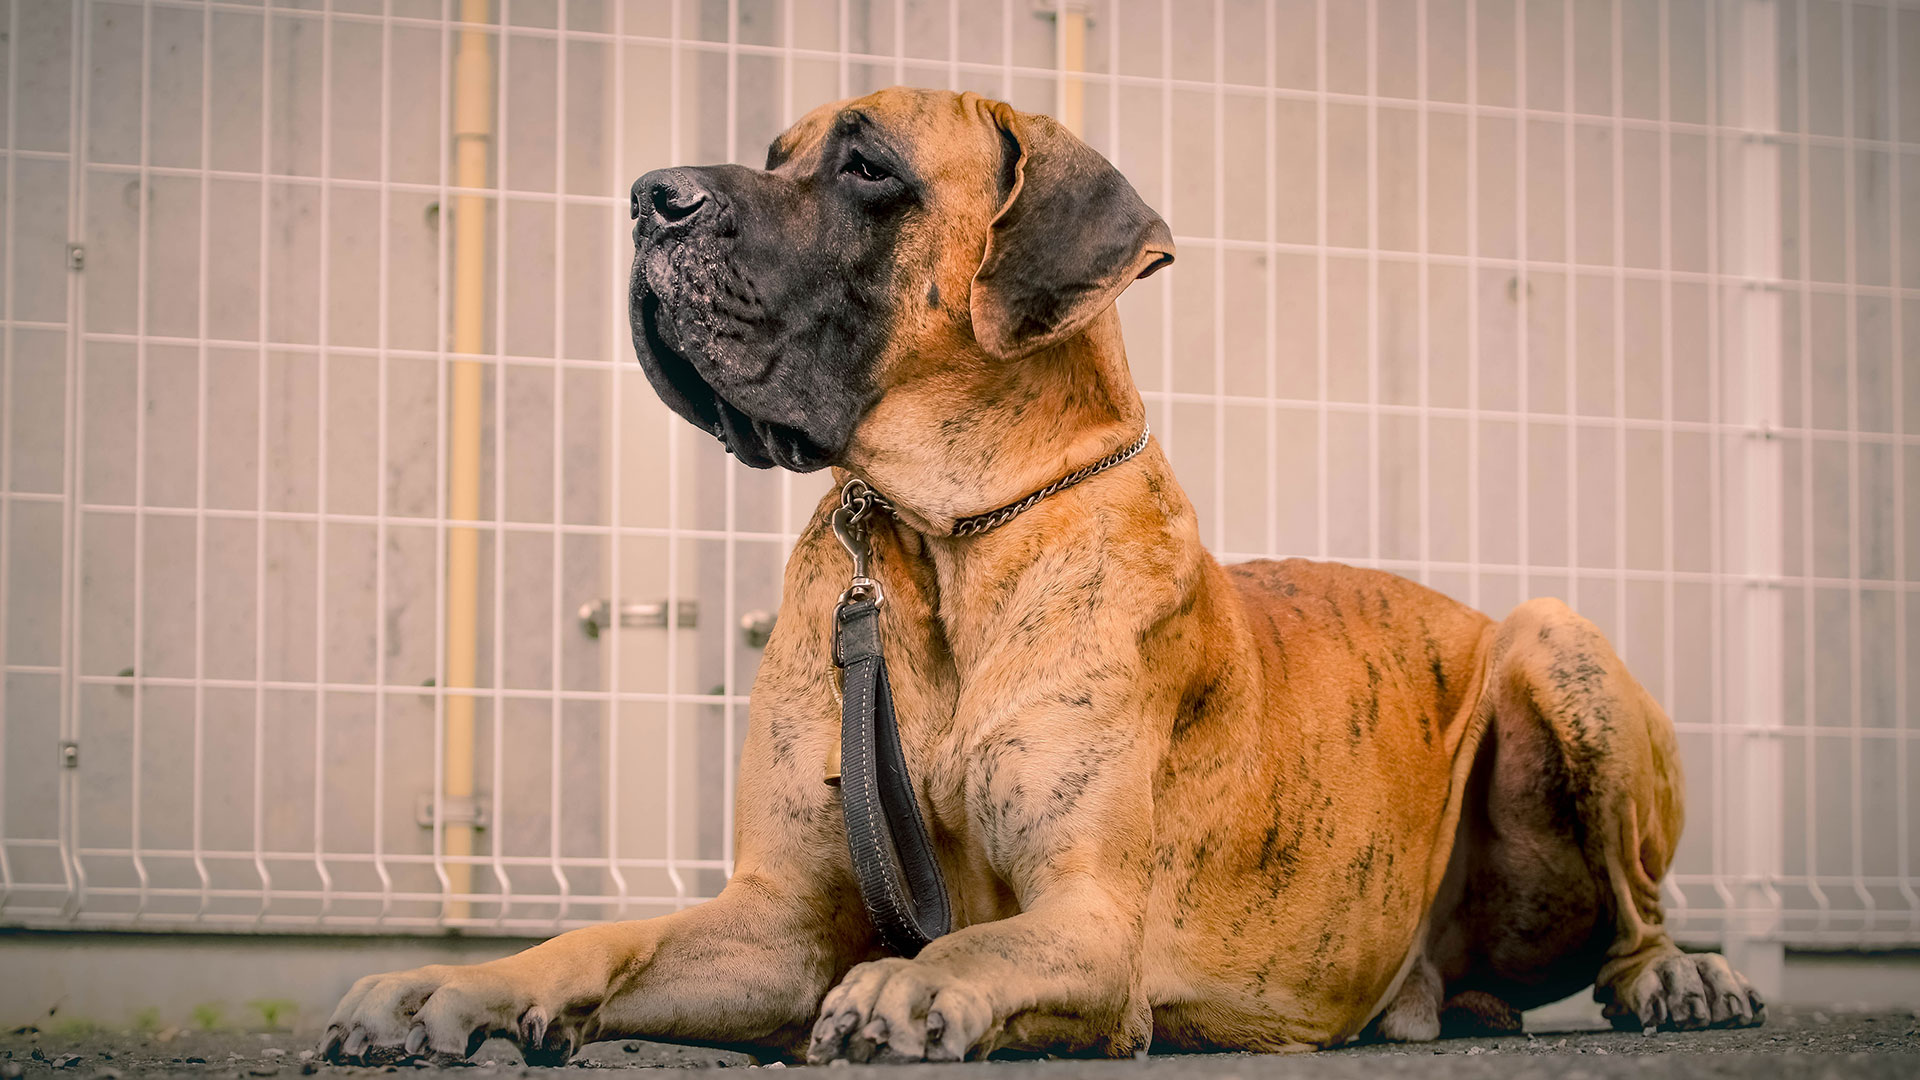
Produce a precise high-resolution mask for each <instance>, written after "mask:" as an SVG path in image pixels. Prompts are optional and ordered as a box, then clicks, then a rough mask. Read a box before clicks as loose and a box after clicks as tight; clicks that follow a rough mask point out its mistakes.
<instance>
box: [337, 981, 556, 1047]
mask: <svg viewBox="0 0 1920 1080" xmlns="http://www.w3.org/2000/svg"><path fill="white" fill-rule="evenodd" d="M558 1012H559V1010H558V1009H556V1008H553V1007H552V1006H550V1005H547V1004H542V1003H540V1002H537V1001H534V1000H532V999H531V997H530V995H529V994H528V993H527V992H526V990H525V989H524V988H523V987H519V986H517V985H516V984H515V982H514V980H512V979H509V978H506V977H504V975H502V974H501V973H498V972H493V971H489V970H487V966H486V965H479V966H474V967H449V966H445V965H433V966H429V967H423V968H415V969H413V970H412V971H396V972H392V973H390V974H386V975H369V976H367V977H366V978H364V979H361V980H360V981H359V982H356V983H354V984H353V989H351V990H349V991H347V995H346V996H345V997H344V998H341V999H340V1004H339V1005H338V1006H336V1007H335V1008H334V1010H333V1016H332V1018H331V1019H329V1020H328V1021H327V1030H326V1034H325V1035H324V1036H322V1038H321V1041H320V1054H321V1056H322V1057H324V1058H326V1059H327V1060H329V1061H334V1062H350V1063H356V1064H365V1063H368V1062H370V1061H372V1060H374V1058H375V1057H376V1056H378V1055H379V1054H380V1052H381V1051H386V1052H387V1054H388V1055H396V1054H397V1055H404V1056H407V1057H412V1056H415V1055H419V1054H423V1053H427V1052H429V1051H431V1052H432V1053H435V1054H441V1055H450V1056H454V1057H461V1058H464V1057H469V1056H471V1055H472V1054H473V1052H474V1051H475V1050H478V1049H479V1048H480V1044H481V1043H483V1042H485V1041H486V1040H487V1039H488V1038H489V1037H490V1036H495V1035H499V1036H503V1037H505V1038H508V1039H512V1040H513V1041H514V1042H516V1043H518V1044H519V1046H520V1049H521V1053H522V1054H524V1055H525V1056H526V1059H527V1063H528V1064H530V1065H537V1064H549V1065H561V1064H565V1063H566V1062H567V1060H568V1059H570V1058H571V1057H572V1056H573V1052H574V1051H575V1050H576V1049H578V1048H579V1046H580V1045H581V1042H582V1041H583V1040H582V1039H581V1038H580V1031H579V1030H578V1025H575V1024H570V1023H566V1022H564V1021H562V1022H556V1019H555V1017H556V1013H558Z"/></svg>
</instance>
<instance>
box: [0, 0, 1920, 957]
mask: <svg viewBox="0 0 1920 1080" xmlns="http://www.w3.org/2000/svg"><path fill="white" fill-rule="evenodd" d="M461 8H462V5H461V4H459V3H458V2H455V0H312V2H304V3H297V4H296V3H287V2H280V0H262V2H258V3H242V2H237V0H236V2H208V3H200V2H195V0H77V2H73V3H67V2H63V0H0V19H4V23H5V25H6V27H7V30H8V35H7V44H6V52H5V55H6V64H7V66H6V73H5V90H6V103H5V123H6V132H5V151H4V182H5V194H4V213H5V219H4V230H5V241H6V242H5V251H6V253H7V254H6V256H5V261H6V265H5V266H4V268H0V270H3V271H4V274H5V280H4V295H3V296H0V335H4V358H3V362H4V368H3V369H0V608H3V609H4V612H5V617H4V619H3V620H0V664H3V665H4V678H3V679H0V924H7V925H19V926H51V927H63V926H85V927H104V928H137V927H146V928H153V929H204V930H221V931H245V932H312V931H328V932H340V933H378V932H424V931H437V930H444V929H449V928H458V929H461V930H463V931H467V932H476V933H501V934H543V933H549V932H552V931H555V930H559V929H564V928H567V927H572V926H577V925H584V924H586V923H589V922H593V921H598V920H604V919H612V918H623V917H634V916H641V915H648V914H656V913H659V912H664V911H669V910H673V909H675V908H678V907H682V906H685V905H686V904H689V903H693V902H697V901H698V900H699V899H701V898H703V897H706V896H710V895H712V894H713V892H714V891H716V890H717V889H718V887H719V886H720V884H721V883H722V882H724V880H725V878H726V875H727V873H728V872H729V870H730V868H731V862H732V855H733V850H732V831H733V819H732V811H733V801H734V794H735V790H736V780H737V775H736V763H737V760H738V753H739V746H740V742H741V740H742V739H743V738H744V736H745V730H746V726H747V725H746V715H747V714H746V711H745V710H746V708H747V704H748V700H749V691H750V689H751V686H752V682H753V675H754V672H755V670H756V667H757V663H758V659H759V650H760V649H761V648H762V647H763V645H764V641H765V632H766V629H767V628H768V627H770V626H771V625H773V624H774V623H775V622H776V621H777V618H778V609H779V600H780V596H779V589H780V571H781V567H782V565H783V563H784V561H785V558H786V556H787V554H788V553H789V552H790V551H791V550H792V547H793V544H794V541H795V538H796V536H797V534H798V532H799V530H800V528H801V527H802V526H803V525H804V524H805V522H806V521H807V519H808V518H809V517H810V515H811V513H812V510H813V507H814V505H815V504H816V503H817V502H818V500H819V499H820V497H821V496H822V495H823V494H824V492H825V490H826V484H827V481H826V480H825V478H823V477H821V476H819V475H815V476H810V477H800V476H794V475H791V474H778V475H775V474H769V473H762V472H754V471H751V470H747V469H744V468H742V467H740V466H738V465H737V464H735V463H733V462H731V461H729V460H728V459H727V458H726V457H725V455H724V454H723V453H722V452H721V451H720V449H719V447H718V446H717V445H715V444H714V443H713V442H712V441H711V440H708V439H706V438H705V437H704V436H703V435H701V434H699V433H696V432H693V431H691V430H690V429H689V428H688V427H687V425H685V424H683V423H681V422H680V421H679V420H678V419H677V418H675V417H673V416H672V414H670V413H669V412H668V411H667V410H666V409H665V408H664V407H663V406H662V405H661V404H660V403H659V401H658V399H657V398H656V397H655V396H654V394H653V392H652V390H651V388H650V387H649V386H648V385H647V383H646V381H645V378H644V376H643V375H642V374H641V373H640V372H639V370H638V367H637V365H636V364H634V363H633V362H632V358H631V351H630V346H629V344H628V341H629V338H628V333H629V331H628V328H627V326H626V313H625V310H624V309H625V289H626V275H627V272H628V269H629V266H628V264H629V260H630V257H631V248H630V246H629V245H630V240H629V237H628V231H629V223H628V221H627V207H628V192H627V188H628V185H629V184H630V183H631V182H632V180H633V178H634V177H635V176H638V175H640V174H641V173H643V172H645V171H647V170H648V169H651V168H656V167H660V166H664V165H670V164H684V163H692V162H711V161H734V162H738V163H742V164H748V165H757V164H759V158H760V154H761V153H762V147H764V146H765V144H766V143H767V142H768V140H769V139H771V137H772V136H773V135H775V134H777V133H778V132H779V131H780V130H782V129H784V128H785V127H787V126H788V125H790V124H791V123H793V122H794V121H796V120H797V119H799V118H800V117H801V116H802V115H804V114H805V113H806V112H807V111H808V110H809V109H811V108H812V107H814V106H816V105H818V104H821V103H823V102H828V101H832V100H837V99H841V98H846V97H851V96H856V95H859V94H862V93H866V92H869V91H871V90H875V89H879V88H881V87H884V86H888V85H893V84H898V83H909V84H917V85H926V86H936V87H945V88H950V89H956V90H974V91H978V92H981V93H984V94H987V95H989V96H992V97H998V98H1003V99H1006V100H1009V101H1012V102H1013V103H1014V104H1015V105H1017V106H1018V107H1021V108H1024V109H1030V110H1034V111H1056V110H1064V109H1065V108H1066V103H1067V102H1068V100H1069V93H1068V91H1069V88H1071V87H1077V89H1076V90H1075V92H1074V94H1073V99H1074V101H1076V102H1077V104H1076V105H1075V108H1076V109H1078V110H1081V113H1080V114H1081V115H1082V116H1083V121H1082V127H1083V131H1082V134H1083V135H1084V137H1085V138H1087V139H1088V141H1089V142H1091V143H1092V144H1093V145H1094V146H1095V147H1096V149H1098V150H1100V151H1101V152H1102V153H1104V154H1106V155H1107V156H1108V157H1109V158H1110V159H1112V160H1114V161H1115V163H1116V164H1118V165H1119V166H1120V168H1121V169H1122V170H1123V171H1124V172H1125V173H1126V174H1127V175H1128V176H1129V177H1130V178H1131V179H1132V180H1133V182H1134V183H1135V185H1136V186H1137V187H1138V188H1139V189H1140V190H1141V192H1142V194H1143V195H1144V196H1145V197H1146V198H1147V200H1148V201H1149V202H1150V203H1151V204H1152V205H1153V206H1154V207H1155V208H1156V209H1157V210H1159V211H1160V212H1161V213H1162V214H1163V215H1164V216H1166V218H1167V219H1168V221H1169V223H1170V225H1171V227H1172V230H1173V233H1174V236H1175V240H1176V244H1177V246H1178V248H1179V261H1178V262H1177V263H1176V265H1175V266H1174V268H1173V269H1172V270H1171V271H1169V272H1168V273H1164V274H1161V275H1157V276H1156V277H1154V278H1152V279H1149V280H1147V281H1144V282H1141V283H1139V284H1137V285H1135V286H1134V287H1133V288H1131V289H1130V290H1129V291H1128V293H1127V294H1126V295H1125V296H1124V297H1123V298H1122V301H1121V312H1122V318H1123V322H1124V324H1125V329H1126V334H1127V341H1128V346H1129V351H1130V357H1131V360H1132V363H1133V367H1134V373H1135V377H1136V380H1137V381H1138V383H1139V385H1140V388H1141V393H1142V396H1143V398H1144V399H1145V401H1146V403H1147V407H1148V412H1149V418H1150V421H1151V423H1152V426H1153V429H1154V431H1155V433H1156V435H1157V437H1158V438H1159V439H1160V440H1161V442H1162V444H1163V445H1164V446H1165V447H1166V449H1167V450H1168V452H1169V454H1170V455H1171V456H1172V458H1173V460H1174V462H1175V465H1176V470H1177V472H1178V474H1179V476H1180V477H1181V479H1182V482H1183V484H1185V486H1186V487H1187V488H1188V490H1189V493H1190V495H1191V496H1192V498H1193V501H1194V504H1195V506H1196V509H1197V511H1198V513H1199V517H1200V523H1201V529H1202V533H1203V536H1204V538H1205V539H1206V541H1207V543H1208V545H1209V547H1210V548H1211V550H1213V551H1214V552H1215V553H1216V554H1217V555H1218V556H1219V557H1220V558H1222V559H1223V560H1225V561H1242V560H1247V559H1254V558H1266V557H1278V556H1286V555H1305V556H1310V557H1317V558H1332V559H1339V560H1342V561H1346V562H1352V563H1357V564H1361V565H1368V566H1374V567H1379V568H1383V569H1388V570H1392V571H1394V572H1397V573H1401V574H1405V575H1407V576H1409V577H1412V578H1415V579H1417V580H1419V581H1421V582H1423V583H1425V584H1428V585H1430V586H1432V587H1434V588H1437V589H1439V590H1441V591H1443V592H1445V593H1447V594H1449V595H1452V596H1455V597H1457V598H1459V599H1460V600H1462V601H1464V602H1467V603H1469V604H1472V605H1473V606H1476V607H1479V608H1481V609H1482V610H1485V611H1487V612H1489V613H1490V614H1492V615H1495V616H1496V617H1497V616H1500V615H1502V614H1504V613H1505V611H1506V610H1508V609H1509V608H1511V607H1512V606H1513V605H1514V604H1516V603H1518V602H1519V601H1521V600H1523V599H1525V598H1527V597H1529V596H1533V595H1558V596H1561V597H1563V598H1565V599H1567V600H1568V601H1569V602H1570V603H1572V604H1573V605H1575V606H1576V607H1577V608H1578V609H1579V610H1580V611H1581V612H1582V613H1583V614H1585V615H1587V616H1588V617H1589V618H1591V619H1592V620H1593V621H1594V622H1595V623H1596V624H1597V625H1599V626H1600V627H1601V628H1602V629H1603V630H1604V631H1605V632H1606V633H1607V634H1608V636H1609V637H1610V639H1611V640H1612V641H1613V642H1614V644H1615V645H1616V646H1617V647H1618V649H1619V650H1620V652H1621V653H1622V655H1623V656H1624V657H1626V658H1627V660H1628V662H1629V663H1630V664H1631V666H1632V667H1633V670H1634V671H1635V673H1636V675H1637V676H1638V677H1639V678H1640V679H1641V681H1642V682H1644V683H1645V684H1646V685H1647V687H1648V688H1649V690H1650V691H1652V692H1653V693H1654V695H1655V696H1656V698H1658V699H1659V700H1660V701H1661V703H1662V704H1663V705H1664V706H1665V707H1666V709H1667V710H1668V712H1669V713H1670V714H1671V715H1672V716H1673V719H1674V721H1675V730H1676V733H1677V737H1678V740H1679V744H1680V748H1681V753H1682V758H1683V761H1684V764H1685V767H1686V771H1687V775H1688V818H1689V822H1688V829H1687V833H1686V835H1685V837H1684V839H1683V842H1682V845H1681V848H1680V851H1679V853H1678V856H1677V859H1676V862H1675V865H1674V867H1673V870H1672V872H1671V873H1670V874H1669V875H1668V877H1667V879H1666V882H1665V885H1664V892H1665V896H1666V899H1667V904H1668V908H1669V916H1670V922H1671V923H1672V925H1673V926H1674V928H1675V931H1676V933H1677V934H1678V935H1679V936H1681V937H1682V938H1683V939H1685V940H1688V941H1690V942H1694V943H1701V944H1706V943H1716V942H1725V941H1729V940H1732V939H1735V938H1738V939H1743V940H1749V941H1759V942H1768V943H1774V944H1787V945H1799V946H1815V947H1835V948H1862V947H1906V946H1913V945H1920V875H1917V873H1916V863H1920V829H1917V828H1916V825H1915V821H1914V815H1915V806H1914V797H1913V794H1912V791H1911V784H1912V781H1913V776H1914V773H1915V771H1916V769H1917V768H1920V738H1916V730H1917V729H1920V725H1917V724H1916V721H1915V718H1914V715H1913V711H1912V710H1913V704H1912V701H1911V698H1910V686H1909V676H1908V672H1909V670H1910V669H1911V668H1912V667H1913V666H1914V664H1915V662H1916V661H1917V660H1920V652H1917V651H1916V650H1917V649H1920V643H1916V638H1915V636H1914V635H1913V633H1912V631H1913V629H1914V627H1913V623H1914V620H1915V619H1916V618H1920V593H1917V589H1920V580H1917V579H1916V578H1915V576H1914V569H1915V566H1916V562H1917V561H1920V549H1913V545H1914V544H1916V543H1920V525H1917V524H1916V522H1915V520H1914V519H1913V515H1914V513H1915V511H1916V509H1917V507H1916V504H1915V503H1914V502H1913V501H1912V500H1911V499H1910V498H1909V487H1910V480H1909V477H1910V476H1911V475H1912V470H1914V469H1916V468H1920V348H1917V347H1916V344H1915V342H1916V341H1920V338H1915V337H1914V335H1915V334H1916V333H1920V315H1917V314H1916V312H1920V308H1916V307H1915V305H1916V303H1920V284H1917V283H1915V282H1914V281H1913V280H1912V274H1911V270H1910V267H1911V265H1912V262H1913V260H1914V259H1915V258H1916V253H1917V252H1920V221H1915V220H1913V219H1914V216H1915V215H1914V214H1913V213H1912V200H1911V198H1910V197H1909V194H1908V193H1909V189H1911V188H1913V186H1914V185H1915V184H1916V183H1920V157H1916V155H1920V115H1916V113H1920V109H1916V108H1915V106H1914V104H1913V97H1912V80H1913V76H1912V74H1911V72H1913V71H1915V70H1920V6H1917V5H1915V4H1912V3H1908V2H1904V0H1352V2H1348V0H1194V2H1191V3H1189V2H1186V0H1058V2H1056V0H1039V2H1036V0H983V2H977V3H976V2H973V0H631V2H615V0H606V2H594V0H496V2H495V3H493V4H491V5H489V10H488V14H489V21H488V22H486V23H482V24H478V25H477V26H474V27H471V29H472V30H473V31H474V32H475V33H476V36H475V37H474V38H471V39H469V38H465V37H463V35H465V34H467V33H468V32H469V29H470V28H469V26H468V24H465V23H463V22H461ZM1063 14H1065V15H1070V16H1073V17H1080V16H1084V17H1085V18H1086V20H1087V38H1086V48H1085V59H1084V68H1085V70H1076V71H1070V72H1069V71H1065V70H1064V68H1065V66H1066V52H1065V47H1064V45H1063V44H1062V43H1061V41H1060V40H1059V39H1057V38H1056V29H1055V28H1056V25H1057V23H1058V20H1059V19H1060V18H1061V17H1062V16H1063ZM476 42H477V43H478V45H479V46H482V47H484V50H485V55H486V59H487V62H488V64H489V65H490V71H491V78H492V88H493V89H492V101H491V112H492V117H491V127H490V129H489V131H488V133H487V135H486V139H487V143H486V146H487V155H486V177H487V179H486V182H485V183H484V184H483V185H479V186H475V185H473V184H471V183H468V182H465V181H463V179H462V178H461V176H460V175H459V174H458V172H457V170H456V167H455V151H456V136H455V132H454V123H455V119H456V117H455V114H456V107H455V102H454V87H455V83H456V78H455V73H456V69H457V68H458V65H459V59H458V58H459V56H460V50H461V49H463V48H472V47H474V45H475V43H476ZM461 213H481V214H484V215H485V219H486V220H485V228H484V229H483V230H480V233H481V235H482V236H483V237H484V239H483V240H482V241H480V243H481V245H482V246H483V247H484V249H485V251H484V256H483V259H482V262H483V267H482V269H481V271H479V272H480V274H481V278H482V288H481V290H480V292H479V295H480V296H481V297H482V303H483V306H484V319H483V323H484V325H483V327H482V329H481V331H480V339H481V344H480V345H479V346H477V350H478V351H475V352H459V351H456V349H455V346H454V344H453V339H452V326H453V324H454V321H455V318H456V311H455V306H456V300H455V299H454V297H453V296H452V293H453V290H454V285H455V277H456V263H457V260H458V259H459V258H460V257H461V249H460V242H456V240H455V238H454V235H453V234H454V232H455V226H456V225H457V219H458V217H459V215H460V214H461ZM470 375H477V377H478V379H479V385H480V388H481V389H480V404H479V408H478V411H477V412H476V413H474V414H472V422H473V423H475V424H477V426H478V430H479V432H480V435H479V449H478V472H479V477H480V480H479V483H478V486H477V488H475V489H474V498H475V499H477V503H478V507H479V509H478V511H477V513H476V514H474V515H472V516H471V517H469V516H467V515H465V514H462V513H458V512H456V506H457V505H458V504H459V502H458V500H459V499H460V498H462V497H463V496H462V492H463V491H464V490H466V489H463V488H459V487H457V485H456V481H455V480H454V479H453V476H452V471H453V469H454V465H455V459H454V453H453V450H452V446H453V442H454V440H455V438H456V427H457V426H458V424H460V423H464V422H466V421H465V420H464V419H462V418H461V417H460V416H458V415H456V409H457V408H458V406H457V405H456V398H457V397H458V394H459V391H458V389H457V388H458V386H459V385H461V381H462V379H464V378H466V377H468V376H470ZM468 542H471V543H472V544H473V545H474V547H473V550H474V552H475V553H476V554H475V559H476V560H477V566H478V570H477V573H476V574H475V575H474V576H473V577H472V579H471V580H470V581H467V582H466V583H465V584H464V585H463V584H462V582H461V580H460V579H459V578H458V567H459V566H461V565H465V564H464V563H462V562H460V560H458V559H455V558H453V557H451V556H450V552H452V551H453V550H454V549H455V547H456V546H457V545H459V544H465V543H468ZM468 589H470V590H471V598H470V599H471V605H472V610H473V611H474V613H475V615H474V631H475V633H474V639H473V642H472V654H473V659H474V665H473V666H474V671H475V674H474V676H473V679H472V685H471V686H468V685H464V684H462V685H455V684H450V682H449V678H450V675H449V673H450V672H451V671H453V670H454V667H453V662H454V661H455V660H456V659H457V658H458V657H459V656H461V655H464V650H465V649H466V648H467V646H466V645H465V644H464V643H465V641H466V638H465V637H464V636H463V635H462V634H459V633H454V632H452V630H456V629H458V627H450V626H449V617H448V611H449V605H450V604H454V603H456V602H465V601H462V600H461V598H462V597H465V596H466V595H467V592H466V591H465V590H468ZM596 605H599V606H597V607H596ZM623 611H624V612H627V614H622V612H623ZM469 708H470V709H471V714H472V722H471V734H472V738H471V746H472V753H471V761H470V763H469V762H468V761H467V758H466V756H465V751H464V749H463V747H464V746H465V745H466V744H465V742H464V741H463V740H464V736H463V735H462V734H461V732H462V730H463V729H462V728H461V726H460V725H461V723H462V721H460V720H459V717H462V716H465V715H466V714H467V711H468V709H469ZM468 790H470V791H471V792H472V794H471V795H467V794H464V792H465V791H468Z"/></svg>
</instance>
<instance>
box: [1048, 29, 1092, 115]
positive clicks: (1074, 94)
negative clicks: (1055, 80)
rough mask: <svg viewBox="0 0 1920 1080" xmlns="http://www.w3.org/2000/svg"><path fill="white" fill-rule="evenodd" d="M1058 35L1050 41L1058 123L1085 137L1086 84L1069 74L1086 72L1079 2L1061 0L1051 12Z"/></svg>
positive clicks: (1084, 31)
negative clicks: (1055, 74)
mask: <svg viewBox="0 0 1920 1080" xmlns="http://www.w3.org/2000/svg"><path fill="white" fill-rule="evenodd" d="M1054 14H1055V18H1056V19H1057V22H1056V24H1055V25H1056V26H1057V27H1058V34H1059V36H1058V37H1057V39H1056V40H1055V42H1054V46H1055V48H1056V50H1057V54H1056V58H1057V59H1058V61H1059V67H1060V73H1061V74H1060V123H1061V124H1062V125H1063V126H1064V127H1065V128H1066V129H1067V130H1068V131H1071V132H1073V133H1074V134H1075V135H1078V136H1080V137H1081V138H1085V137H1086V134H1087V133H1086V124H1087V84H1086V83H1085V82H1084V81H1082V80H1080V79H1075V78H1071V77H1069V75H1068V73H1069V72H1075V73H1077V72H1083V71H1085V70H1087V7H1086V4H1085V3H1083V2H1080V0H1062V2H1061V4H1060V6H1059V8H1058V9H1057V10H1056V11H1055V13H1054Z"/></svg>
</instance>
